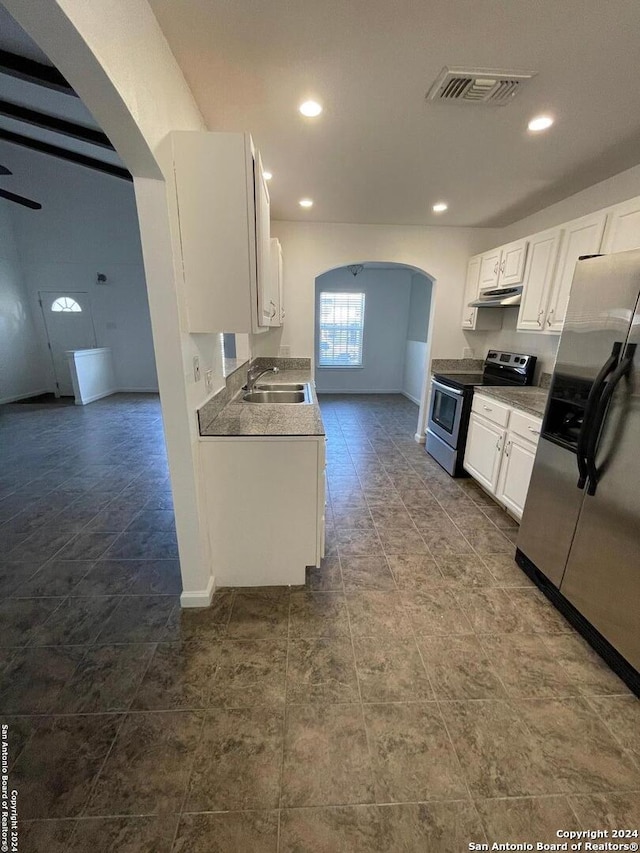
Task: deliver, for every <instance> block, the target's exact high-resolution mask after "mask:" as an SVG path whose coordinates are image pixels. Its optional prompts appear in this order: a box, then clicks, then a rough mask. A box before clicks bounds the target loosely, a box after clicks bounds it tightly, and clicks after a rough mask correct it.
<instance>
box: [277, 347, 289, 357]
mask: <svg viewBox="0 0 640 853" xmlns="http://www.w3.org/2000/svg"><path fill="white" fill-rule="evenodd" d="M278 358H291V347H290V346H287V345H286V344H285V345H284V346H281V347H279V348H278Z"/></svg>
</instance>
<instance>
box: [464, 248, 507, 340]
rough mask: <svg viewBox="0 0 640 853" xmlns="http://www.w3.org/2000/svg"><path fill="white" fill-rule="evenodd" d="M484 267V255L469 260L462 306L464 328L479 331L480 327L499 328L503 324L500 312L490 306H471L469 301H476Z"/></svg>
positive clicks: (484, 328)
mask: <svg viewBox="0 0 640 853" xmlns="http://www.w3.org/2000/svg"><path fill="white" fill-rule="evenodd" d="M481 267H482V255H476V256H475V257H473V258H471V259H470V260H469V263H468V265H467V280H466V284H465V289H464V303H463V306H462V328H463V329H472V330H474V331H478V330H480V329H483V330H487V329H499V328H500V327H501V325H502V317H501V316H500V312H496V311H492V310H491V309H490V308H480V309H478V308H469V303H470V302H474V301H475V300H476V299H477V298H478V294H479V293H480V271H481Z"/></svg>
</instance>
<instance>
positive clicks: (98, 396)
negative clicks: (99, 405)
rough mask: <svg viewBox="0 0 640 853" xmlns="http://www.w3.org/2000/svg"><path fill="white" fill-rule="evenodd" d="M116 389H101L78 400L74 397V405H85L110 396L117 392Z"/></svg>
mask: <svg viewBox="0 0 640 853" xmlns="http://www.w3.org/2000/svg"><path fill="white" fill-rule="evenodd" d="M117 393H118V389H117V388H112V389H110V390H109V391H101V392H100V393H99V394H93V395H92V396H91V397H85V398H84V399H83V400H78V398H77V397H76V401H75V404H76V406H86V405H87V404H88V403H93V402H94V401H95V400H102V398H103V397H111V396H112V395H113V394H117Z"/></svg>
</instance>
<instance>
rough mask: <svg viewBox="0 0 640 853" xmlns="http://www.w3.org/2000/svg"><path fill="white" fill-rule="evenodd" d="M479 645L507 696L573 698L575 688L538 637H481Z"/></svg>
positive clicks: (509, 635) (511, 635) (523, 635)
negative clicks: (480, 644)
mask: <svg viewBox="0 0 640 853" xmlns="http://www.w3.org/2000/svg"><path fill="white" fill-rule="evenodd" d="M482 646H483V648H484V650H485V651H486V653H487V656H488V657H489V658H490V660H491V663H492V666H493V669H494V671H495V672H496V673H497V675H498V677H499V678H500V680H501V681H502V683H503V684H504V686H505V688H506V690H507V693H508V694H509V695H510V696H514V697H515V696H521V697H543V696H575V695H577V694H578V693H579V689H578V687H577V686H576V684H575V682H574V681H573V680H572V679H571V677H570V676H569V674H568V673H567V671H566V670H565V669H564V668H563V667H562V665H561V664H560V662H559V661H558V658H557V656H556V655H554V654H552V653H551V651H550V650H549V649H548V648H547V646H546V645H545V644H544V643H543V642H542V639H541V637H540V635H539V634H500V635H498V636H491V635H483V636H482Z"/></svg>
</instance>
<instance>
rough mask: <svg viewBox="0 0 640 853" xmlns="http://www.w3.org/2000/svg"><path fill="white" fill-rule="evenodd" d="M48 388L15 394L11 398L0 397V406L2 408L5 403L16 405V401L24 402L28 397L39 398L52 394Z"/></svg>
mask: <svg viewBox="0 0 640 853" xmlns="http://www.w3.org/2000/svg"><path fill="white" fill-rule="evenodd" d="M52 393H53V392H52V391H50V389H49V388H41V389H40V390H39V391H38V390H36V391H29V393H28V394H16V395H15V396H11V397H0V406H3V405H4V404H5V403H17V402H18V400H26V399H27V398H29V397H39V396H40V394H52Z"/></svg>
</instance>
